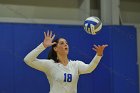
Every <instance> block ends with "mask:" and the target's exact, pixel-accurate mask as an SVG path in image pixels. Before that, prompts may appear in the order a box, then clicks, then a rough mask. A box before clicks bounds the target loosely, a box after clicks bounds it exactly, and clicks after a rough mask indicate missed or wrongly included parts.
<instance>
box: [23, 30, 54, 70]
mask: <svg viewBox="0 0 140 93" xmlns="http://www.w3.org/2000/svg"><path fill="white" fill-rule="evenodd" d="M54 37H55V35H52V32H49V31H48V32H47V34H46V33H45V32H44V41H43V43H41V44H40V45H39V46H37V47H36V48H35V49H34V50H32V51H31V52H30V53H28V54H27V55H26V57H25V58H24V61H25V63H26V64H28V65H29V66H31V67H33V68H36V69H38V70H43V67H44V66H46V61H47V60H39V59H37V56H38V55H39V54H40V53H41V52H42V51H44V50H45V49H46V48H47V47H49V46H52V45H54V44H55V42H53V43H52V41H53V39H54Z"/></svg>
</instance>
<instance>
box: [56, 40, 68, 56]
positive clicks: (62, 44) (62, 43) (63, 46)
mask: <svg viewBox="0 0 140 93" xmlns="http://www.w3.org/2000/svg"><path fill="white" fill-rule="evenodd" d="M55 51H56V53H59V54H62V55H68V52H69V46H68V43H67V41H66V40H65V39H63V38H60V39H59V41H58V43H57V46H56V48H55Z"/></svg>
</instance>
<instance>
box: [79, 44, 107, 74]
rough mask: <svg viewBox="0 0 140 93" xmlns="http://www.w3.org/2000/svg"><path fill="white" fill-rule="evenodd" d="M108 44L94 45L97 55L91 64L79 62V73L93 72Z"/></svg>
mask: <svg viewBox="0 0 140 93" xmlns="http://www.w3.org/2000/svg"><path fill="white" fill-rule="evenodd" d="M107 46H108V45H102V46H100V45H98V46H96V45H94V48H93V50H94V51H96V55H95V57H94V58H93V59H92V61H91V62H90V63H89V64H85V63H83V62H79V63H78V70H79V74H86V73H91V72H92V71H93V70H94V69H95V68H96V67H97V65H98V64H99V62H100V60H101V58H102V56H103V51H104V49H105V48H106V47H107Z"/></svg>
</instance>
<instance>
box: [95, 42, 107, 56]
mask: <svg viewBox="0 0 140 93" xmlns="http://www.w3.org/2000/svg"><path fill="white" fill-rule="evenodd" d="M107 46H108V45H102V46H100V45H98V46H97V45H94V47H93V48H92V49H93V50H94V51H96V53H97V55H98V56H102V55H103V52H104V49H105V48H106V47H107Z"/></svg>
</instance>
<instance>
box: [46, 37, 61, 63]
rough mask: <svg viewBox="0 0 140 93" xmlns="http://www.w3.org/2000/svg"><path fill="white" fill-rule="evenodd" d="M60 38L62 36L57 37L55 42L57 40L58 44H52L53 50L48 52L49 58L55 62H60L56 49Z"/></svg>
mask: <svg viewBox="0 0 140 93" xmlns="http://www.w3.org/2000/svg"><path fill="white" fill-rule="evenodd" d="M59 39H60V38H57V39H55V40H54V41H53V42H56V44H54V45H52V47H51V50H50V51H49V53H48V59H52V60H54V61H55V63H58V62H59V60H58V58H57V54H56V52H55V51H54V47H56V46H57V44H58V42H59Z"/></svg>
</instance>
